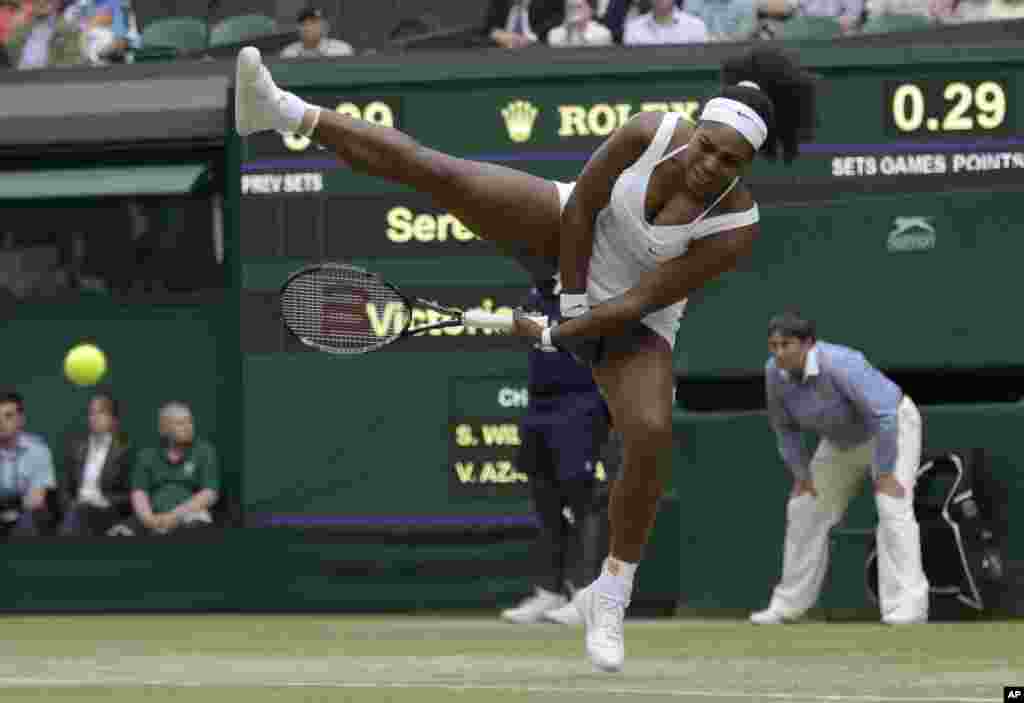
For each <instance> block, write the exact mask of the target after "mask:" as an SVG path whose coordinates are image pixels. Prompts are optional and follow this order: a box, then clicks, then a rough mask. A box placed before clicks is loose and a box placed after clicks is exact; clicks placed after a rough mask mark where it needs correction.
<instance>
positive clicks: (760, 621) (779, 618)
mask: <svg viewBox="0 0 1024 703" xmlns="http://www.w3.org/2000/svg"><path fill="white" fill-rule="evenodd" d="M799 619H800V618H799V617H793V616H791V615H784V614H783V613H780V612H779V611H778V610H775V609H773V608H765V609H764V610H758V611H757V612H754V613H751V614H750V622H751V623H753V624H754V625H787V624H789V623H793V622H796V621H797V620H799Z"/></svg>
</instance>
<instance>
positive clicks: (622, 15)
mask: <svg viewBox="0 0 1024 703" xmlns="http://www.w3.org/2000/svg"><path fill="white" fill-rule="evenodd" d="M678 4H679V2H678V0H677V2H676V5H678ZM650 11H651V0H606V1H605V2H604V6H603V7H602V6H601V4H598V6H597V17H598V18H599V19H600V20H601V23H602V24H603V25H604V26H605V27H607V28H608V29H610V30H611V32H612V39H613V40H614V41H615V43H616V44H621V43H622V36H623V34H624V33H625V31H626V25H627V24H629V22H630V21H632V20H634V19H636V18H637V17H639V16H640V15H642V14H644V13H645V12H650Z"/></svg>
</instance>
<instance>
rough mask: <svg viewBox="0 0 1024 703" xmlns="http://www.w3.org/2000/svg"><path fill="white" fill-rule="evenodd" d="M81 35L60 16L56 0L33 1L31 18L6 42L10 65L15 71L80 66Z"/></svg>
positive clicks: (76, 28) (71, 24) (72, 24)
mask: <svg viewBox="0 0 1024 703" xmlns="http://www.w3.org/2000/svg"><path fill="white" fill-rule="evenodd" d="M80 40H81V33H80V32H79V30H78V27H77V25H76V24H75V23H74V22H69V21H67V20H66V19H64V17H63V16H62V15H61V13H60V12H59V11H58V8H57V2H56V0H35V2H34V3H33V5H32V17H31V18H30V19H29V20H28V21H27V22H25V23H23V24H22V25H21V26H20V27H18V28H17V29H15V30H14V33H13V34H12V35H11V38H10V40H9V41H8V42H7V53H8V55H9V56H10V59H11V63H13V64H14V65H15V66H16V67H17V68H19V69H32V68H54V67H57V66H77V65H79V64H81V63H82V50H81V45H80V43H79V42H80Z"/></svg>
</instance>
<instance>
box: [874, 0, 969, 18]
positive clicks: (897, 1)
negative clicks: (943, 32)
mask: <svg viewBox="0 0 1024 703" xmlns="http://www.w3.org/2000/svg"><path fill="white" fill-rule="evenodd" d="M866 5H867V13H868V16H869V17H877V16H880V15H921V16H922V17H927V18H929V19H932V20H936V21H939V20H940V19H941V18H940V17H938V16H937V13H941V12H942V8H943V6H946V5H949V4H948V3H945V2H942V1H941V0H940V2H936V0H867V3H866ZM946 14H948V13H946Z"/></svg>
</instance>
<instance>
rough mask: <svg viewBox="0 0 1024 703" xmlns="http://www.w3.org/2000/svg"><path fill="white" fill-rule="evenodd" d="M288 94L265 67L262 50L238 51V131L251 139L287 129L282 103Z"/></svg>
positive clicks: (236, 71)
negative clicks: (257, 135)
mask: <svg viewBox="0 0 1024 703" xmlns="http://www.w3.org/2000/svg"><path fill="white" fill-rule="evenodd" d="M283 97H284V91H283V90H281V89H280V88H278V87H277V85H275V83H274V79H273V78H271V76H270V71H268V70H267V67H266V66H264V65H263V58H262V56H260V50H259V49H257V48H256V47H255V46H247V47H245V48H244V49H242V50H241V51H240V52H238V63H237V66H236V68H235V129H236V130H238V134H239V136H242V137H247V136H249V135H250V134H255V133H257V132H266V131H268V130H278V131H287V130H286V129H284V128H283V127H284V124H283V123H284V122H285V119H284V116H283V114H282V112H281V107H280V103H281V100H282V98H283Z"/></svg>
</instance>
